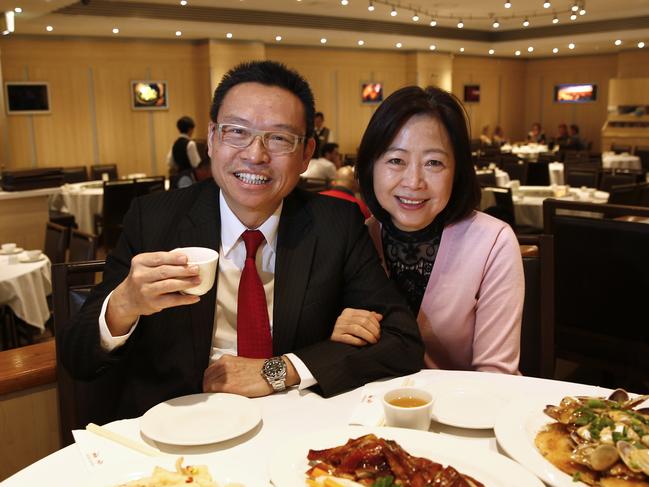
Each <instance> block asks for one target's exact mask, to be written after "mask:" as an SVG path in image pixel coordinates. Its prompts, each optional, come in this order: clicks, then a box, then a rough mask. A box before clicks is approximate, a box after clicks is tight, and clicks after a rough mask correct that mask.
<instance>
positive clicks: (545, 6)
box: [543, 0, 552, 8]
mask: <svg viewBox="0 0 649 487" xmlns="http://www.w3.org/2000/svg"><path fill="white" fill-rule="evenodd" d="M550 7H552V4H551V3H550V2H549V1H548V0H545V2H543V8H550Z"/></svg>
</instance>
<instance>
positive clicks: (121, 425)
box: [0, 369, 610, 487]
mask: <svg viewBox="0 0 649 487" xmlns="http://www.w3.org/2000/svg"><path fill="white" fill-rule="evenodd" d="M405 383H407V384H408V385H411V386H414V387H418V388H422V389H425V390H427V391H429V392H430V394H431V395H432V396H433V411H432V421H431V423H430V428H429V430H428V432H414V430H402V429H400V428H385V427H381V426H379V425H380V424H383V423H382V421H383V418H382V414H381V411H382V409H381V397H382V395H383V394H384V393H385V391H387V390H390V389H393V388H396V387H399V386H401V385H404V384H405ZM609 392H610V391H608V390H607V389H603V388H600V387H597V386H592V385H585V384H577V383H571V382H562V381H557V380H549V379H541V378H535V377H524V376H521V375H506V374H497V373H489V372H471V371H450V370H430V369H427V370H422V371H420V372H418V373H416V374H413V375H410V376H408V377H405V378H404V377H399V378H393V379H390V380H384V381H379V382H374V383H370V384H367V385H365V386H362V387H359V388H357V389H355V390H352V391H349V392H346V393H343V394H339V395H337V396H334V397H330V398H326V399H325V398H323V397H321V396H320V395H318V394H317V393H315V392H313V391H311V390H308V389H305V390H298V389H297V388H290V389H288V390H285V391H283V392H278V393H275V394H272V395H269V396H266V397H259V398H254V399H250V400H248V399H245V398H242V400H243V401H248V402H250V404H252V405H254V406H255V407H257V408H258V410H259V412H260V418H261V420H260V421H259V422H258V424H255V425H254V427H252V428H249V426H248V428H249V429H248V430H247V431H242V434H241V435H239V436H236V437H233V438H230V439H227V440H225V441H221V442H216V443H212V444H204V445H198V446H197V445H191V444H190V443H191V442H186V443H188V444H186V445H185V446H183V445H179V444H167V443H161V442H159V441H154V440H152V439H151V438H149V437H147V436H146V435H145V434H144V433H143V432H142V429H145V428H144V426H143V425H146V426H147V428H150V427H151V426H150V424H148V423H147V419H146V418H147V417H149V416H150V413H151V411H153V410H150V411H149V412H148V413H147V414H145V415H144V416H143V417H141V418H128V419H122V420H118V421H114V422H111V423H108V424H106V425H105V429H106V430H108V431H109V432H112V433H117V434H119V435H122V436H123V437H125V438H127V439H129V440H131V441H132V442H134V443H136V446H139V447H141V448H151V447H152V448H155V449H156V451H157V452H159V453H156V455H159V456H153V457H148V456H146V455H144V454H143V453H140V452H137V451H135V450H133V449H131V448H127V447H125V446H122V445H120V444H117V443H113V442H112V441H110V440H106V439H104V438H101V437H96V436H95V435H94V434H93V433H89V432H88V431H84V430H80V431H75V438H77V443H75V444H72V445H70V446H67V447H65V448H62V449H61V450H58V451H56V452H54V453H52V454H50V455H48V456H47V457H45V458H42V459H41V460H39V461H37V462H36V463H34V464H32V465H30V466H28V467H26V468H24V469H23V470H21V471H19V472H17V473H16V474H14V475H13V476H11V477H9V478H8V479H6V480H5V481H3V482H2V483H0V485H2V486H3V487H18V486H20V487H22V486H28V485H29V486H32V485H48V486H65V487H74V486H84V487H86V486H103V487H108V486H111V485H116V484H118V483H119V482H120V481H121V479H123V478H127V479H130V478H132V477H128V476H127V474H128V473H129V472H132V471H134V470H135V469H136V465H140V464H145V465H150V464H156V465H168V464H170V463H172V464H173V461H174V460H175V459H176V458H177V457H178V456H183V457H184V460H185V462H186V463H191V464H206V465H208V467H209V468H210V471H211V473H212V475H213V477H214V478H215V480H216V481H218V482H222V481H221V480H219V479H223V478H224V477H223V476H224V475H225V473H224V472H226V471H227V472H228V477H227V480H228V481H231V480H238V481H239V482H242V485H247V486H248V487H251V486H255V487H266V486H269V485H274V486H275V487H292V486H293V485H296V486H297V485H302V486H303V485H305V483H304V480H303V479H304V473H303V472H304V471H305V470H306V455H307V451H308V449H309V448H315V447H322V446H323V443H322V440H318V438H325V437H326V438H334V437H336V438H343V440H342V443H344V442H345V441H346V438H353V437H356V436H360V435H361V434H364V433H367V432H372V433H374V434H376V435H378V436H384V437H397V438H398V437H400V435H401V437H403V438H406V439H407V438H409V436H408V432H414V433H417V434H418V436H416V437H417V438H418V439H419V447H424V449H425V447H426V445H425V443H427V442H429V443H430V444H431V445H438V446H440V445H441V446H442V447H443V450H444V451H446V452H447V453H449V454H455V455H457V458H458V460H457V461H458V462H464V463H463V464H466V465H470V463H471V458H474V459H475V461H476V462H477V461H478V459H479V458H480V457H484V456H487V455H495V454H498V455H505V456H507V455H508V454H509V455H512V456H513V457H515V459H516V458H517V459H518V460H517V461H516V460H514V461H513V462H512V461H511V460H510V459H506V463H507V464H508V465H510V466H511V465H514V466H515V467H516V468H517V469H521V465H522V468H523V469H525V470H524V472H525V474H526V475H528V476H529V477H528V478H529V479H530V480H529V482H528V483H527V484H526V483H522V484H518V485H517V484H516V483H512V481H509V482H507V481H504V483H499V484H497V485H507V486H512V487H526V485H529V486H530V487H536V486H538V485H543V484H542V483H540V481H538V479H537V478H536V476H537V475H538V476H541V477H542V478H544V480H545V482H546V484H547V485H554V486H561V487H562V486H564V485H566V486H571V487H572V486H574V487H579V486H581V485H583V484H579V483H573V482H572V481H571V478H570V476H567V475H565V474H562V473H561V472H559V471H558V470H556V469H555V468H554V467H552V466H551V465H550V464H549V463H547V462H545V461H544V460H543V458H542V457H541V456H540V454H538V453H537V454H535V453H534V451H533V449H531V448H533V434H534V431H532V432H530V431H527V430H528V429H529V428H528V426H529V424H531V423H530V421H532V422H535V421H536V422H537V423H538V421H541V422H543V421H544V420H543V419H542V418H544V417H545V416H544V415H543V407H544V405H545V404H558V402H559V401H560V400H561V398H562V397H564V396H568V395H593V396H602V395H607V394H608V393H609ZM237 397H240V396H237ZM170 402H172V401H170ZM530 404H531V405H533V407H532V409H530V408H529V406H530ZM154 409H158V406H157V407H156V408H154ZM188 411H189V410H188ZM168 412H169V414H170V413H171V412H174V411H173V409H172V410H168ZM178 413H179V410H175V414H178ZM377 413H378V416H377ZM222 416H228V417H210V416H206V417H204V418H199V417H197V418H194V419H193V420H189V421H188V422H187V423H185V422H181V423H180V424H178V421H173V420H171V417H170V420H169V421H167V422H166V423H163V424H161V425H159V427H162V428H164V429H165V431H166V432H167V433H170V434H171V432H172V431H173V430H174V429H175V430H176V432H178V431H183V429H185V431H183V432H182V434H186V435H189V436H188V437H191V435H192V434H196V435H199V436H200V434H201V433H200V432H199V431H194V432H192V429H196V430H199V429H201V428H200V426H201V425H203V426H204V427H205V428H208V427H210V426H212V424H211V423H212V422H215V423H216V422H223V424H224V425H225V424H229V423H228V421H230V422H232V423H236V421H237V411H236V410H232V411H231V413H227V414H222ZM528 416H529V417H528ZM545 419H547V421H550V419H549V418H547V417H545ZM149 423H150V421H149ZM397 430H400V431H397ZM397 433H399V434H397ZM501 433H502V434H501ZM156 434H158V433H156ZM160 434H164V433H160ZM410 435H411V436H412V433H411V434H410ZM422 435H423V436H422ZM530 435H532V436H530ZM88 436H91V437H92V438H91V439H88ZM84 438H85V439H84ZM422 439H423V440H424V445H422V444H421V440H422ZM411 440H412V438H411ZM102 442H103V443H102ZM517 442H520V445H517ZM329 446H336V445H329ZM402 446H403V447H404V448H406V449H408V447H409V444H408V442H407V441H405V442H404V444H402ZM111 448H112V449H111ZM517 450H520V451H522V452H524V454H525V455H528V456H530V459H529V461H528V460H527V459H526V457H525V456H524V455H522V454H521V453H520V452H517ZM437 451H440V450H437ZM491 458H496V457H495V456H494V457H491ZM498 458H499V459H500V461H503V462H504V461H505V460H504V459H502V457H500V456H499V457H498ZM432 459H433V460H434V458H432ZM467 462H468V463H467ZM545 463H547V466H546V467H547V471H542V470H543V469H542V467H543V466H544V465H545ZM530 466H532V467H533V468H531V467H530ZM463 468H469V467H463ZM512 468H513V467H512ZM492 470H493V468H492ZM491 473H492V474H493V475H496V476H498V475H500V476H501V477H502V476H503V475H505V473H504V472H502V473H498V472H497V471H496V472H493V471H492V472H491ZM530 473H531V474H532V475H531V476H530ZM122 475H123V476H124V477H121V476H122ZM146 475H150V472H149V473H146ZM282 475H289V476H292V477H294V478H296V479H298V481H297V482H296V483H290V482H287V483H282V481H280V480H278V479H279V478H280V477H281V476H282ZM566 478H567V479H568V481H566ZM300 479H301V480H300ZM531 479H534V481H532V480H531ZM557 479H558V480H557ZM566 482H568V483H566ZM220 485H221V486H223V485H225V484H224V483H220Z"/></svg>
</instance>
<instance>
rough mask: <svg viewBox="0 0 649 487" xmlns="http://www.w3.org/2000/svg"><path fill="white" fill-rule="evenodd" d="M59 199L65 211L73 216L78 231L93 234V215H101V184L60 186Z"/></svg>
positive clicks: (102, 194)
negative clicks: (60, 198) (61, 199)
mask: <svg viewBox="0 0 649 487" xmlns="http://www.w3.org/2000/svg"><path fill="white" fill-rule="evenodd" d="M61 197H62V198H63V204H64V205H65V208H67V211H68V212H70V213H72V214H73V215H74V219H75V221H76V222H77V225H78V226H79V230H81V231H82V232H86V233H95V231H94V226H95V225H94V222H95V215H96V214H99V213H101V211H102V206H103V203H104V201H103V197H104V188H103V186H102V182H101V181H90V182H88V183H75V184H64V185H63V186H61Z"/></svg>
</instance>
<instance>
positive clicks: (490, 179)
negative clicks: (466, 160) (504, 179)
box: [476, 171, 496, 187]
mask: <svg viewBox="0 0 649 487" xmlns="http://www.w3.org/2000/svg"><path fill="white" fill-rule="evenodd" d="M476 177H477V178H478V184H480V186H482V187H486V186H496V172H495V171H478V172H476Z"/></svg>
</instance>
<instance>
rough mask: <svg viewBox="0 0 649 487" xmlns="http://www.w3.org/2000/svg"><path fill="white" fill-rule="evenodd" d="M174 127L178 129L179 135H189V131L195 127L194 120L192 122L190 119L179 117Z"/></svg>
mask: <svg viewBox="0 0 649 487" xmlns="http://www.w3.org/2000/svg"><path fill="white" fill-rule="evenodd" d="M176 127H178V131H179V132H180V133H181V134H186V133H189V131H190V130H191V129H193V128H194V127H196V124H195V123H194V120H192V118H191V117H187V116H185V117H180V118H179V119H178V121H177V122H176Z"/></svg>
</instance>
